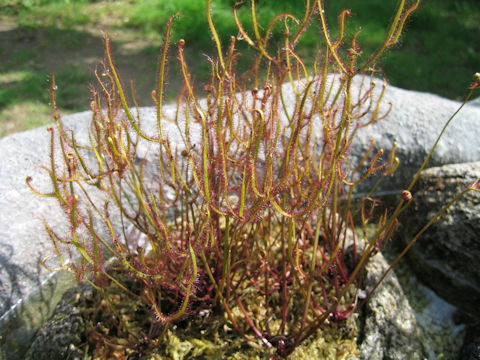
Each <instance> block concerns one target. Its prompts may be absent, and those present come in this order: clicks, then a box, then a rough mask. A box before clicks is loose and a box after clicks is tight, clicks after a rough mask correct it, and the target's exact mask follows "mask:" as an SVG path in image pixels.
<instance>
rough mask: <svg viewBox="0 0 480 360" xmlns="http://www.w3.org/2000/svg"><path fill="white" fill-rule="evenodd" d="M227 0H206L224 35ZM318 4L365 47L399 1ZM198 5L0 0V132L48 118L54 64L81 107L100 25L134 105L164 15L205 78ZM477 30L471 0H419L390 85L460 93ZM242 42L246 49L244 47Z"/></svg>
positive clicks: (144, 87)
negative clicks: (343, 18) (342, 19)
mask: <svg viewBox="0 0 480 360" xmlns="http://www.w3.org/2000/svg"><path fill="white" fill-rule="evenodd" d="M233 2H234V1H233V0H213V4H214V5H213V13H214V17H215V21H216V24H217V27H218V30H219V32H220V33H221V35H222V39H223V40H224V41H227V40H228V38H229V37H230V35H232V34H233V35H236V34H237V32H236V31H235V25H234V21H233V16H232V4H233ZM273 4H274V6H275V7H272V6H273ZM279 4H280V5H279ZM302 4H303V3H302V2H301V1H298V0H283V1H273V0H259V1H258V17H259V19H260V22H261V23H262V24H266V23H267V22H268V21H269V19H271V18H272V17H273V16H274V15H275V14H277V13H279V12H286V11H288V12H291V13H293V14H295V15H297V16H300V15H301V14H302V11H303V5H302ZM325 5H326V8H327V16H328V19H329V27H330V28H331V29H332V30H333V32H335V28H336V23H337V21H336V16H337V14H338V12H339V11H340V10H341V9H342V8H350V9H351V10H352V13H353V16H352V17H351V18H350V19H349V21H348V24H349V26H350V27H349V28H350V32H349V34H350V35H351V34H353V33H355V32H356V31H358V30H359V29H360V28H361V30H362V32H361V35H360V45H361V46H362V48H363V51H364V53H369V52H371V51H373V50H374V49H375V48H376V47H377V46H378V45H379V44H380V43H381V42H382V38H383V36H384V34H385V29H386V27H387V25H388V22H389V20H390V17H391V16H392V14H393V12H394V9H395V6H396V0H368V1H359V0H325ZM203 7H204V1H202V0H144V1H136V0H119V1H106V0H102V1H86V0H84V1H74V0H70V1H68V0H0V136H4V135H6V134H9V133H13V132H18V131H23V130H26V129H30V128H33V127H36V126H40V125H42V124H45V123H48V122H50V121H51V120H50V119H51V117H50V110H49V105H48V103H49V94H48V86H49V76H50V74H51V73H55V74H56V78H57V84H58V88H59V89H58V91H57V94H58V105H59V108H60V110H61V112H62V113H71V112H76V111H82V110H86V109H88V104H89V84H94V83H95V79H94V76H93V70H94V69H95V68H96V67H97V66H98V68H99V70H100V71H101V66H100V65H99V64H100V62H101V61H102V58H103V49H102V31H103V30H106V31H107V32H108V33H109V35H110V37H111V38H112V39H113V48H114V54H115V55H116V60H117V63H118V67H119V68H120V72H121V74H123V76H124V78H126V79H129V78H133V79H135V88H136V91H137V94H138V102H139V104H140V105H150V104H151V101H150V93H151V91H152V90H153V89H154V87H155V83H154V79H155V73H156V61H157V56H158V53H159V48H160V43H161V33H162V29H163V26H164V24H165V22H166V21H167V19H168V18H169V16H170V15H172V14H173V13H175V12H180V13H181V14H182V16H181V17H180V18H179V19H178V21H177V23H176V25H175V38H176V39H179V38H184V39H185V40H186V44H187V45H186V48H187V56H188V58H187V61H188V62H189V63H190V64H191V65H192V72H193V76H194V78H195V81H196V83H197V84H198V83H202V81H204V80H205V79H206V77H207V76H208V64H207V61H206V58H205V57H204V56H203V55H202V54H208V53H211V48H212V47H211V40H210V34H209V32H208V30H207V29H208V28H207V23H206V20H205V16H204V10H203ZM247 8H248V7H247V6H245V7H244V8H243V9H241V10H242V11H241V18H242V21H244V22H245V23H247V24H248V18H249V14H248V11H247V10H248V9H247ZM247 26H248V25H247ZM280 31H281V29H280V28H278V29H277V35H278V34H279V33H280ZM318 31H319V27H318V26H317V24H311V28H310V30H309V31H308V33H307V34H305V36H304V38H303V40H302V42H301V44H300V46H299V48H298V52H299V53H300V54H301V55H302V56H303V57H305V59H306V61H307V62H311V58H312V55H313V53H314V51H313V50H314V49H315V47H316V45H317V43H318V40H317V39H319V37H320V35H319V32H318ZM479 39H480V2H479V1H478V0H435V1H424V4H423V5H422V7H421V8H420V10H419V11H418V12H417V13H416V15H414V17H413V18H412V19H411V21H410V22H409V23H408V26H407V30H406V33H405V36H404V37H403V40H402V42H401V43H400V45H399V46H398V47H397V48H395V49H393V50H392V51H391V52H390V53H389V54H388V55H387V56H385V57H384V58H382V59H381V63H380V64H379V65H380V67H381V68H382V70H383V72H384V74H385V76H386V77H387V78H388V79H389V81H390V82H391V84H393V85H395V86H400V87H403V88H407V89H415V90H420V91H428V92H433V93H437V94H439V95H442V96H445V97H448V98H452V99H460V98H462V97H463V96H464V95H465V93H466V88H467V87H468V85H469V84H470V79H471V76H472V75H473V73H475V72H478V71H480V40H479ZM242 51H243V52H244V53H245V54H247V55H248V49H247V48H243V49H242ZM246 57H248V56H246ZM170 59H171V60H172V61H171V65H170V66H169V69H170V73H169V80H168V94H169V96H170V99H173V98H174V96H175V94H176V92H177V91H178V88H179V86H180V84H181V83H180V79H179V76H178V75H177V76H176V75H175V74H176V71H177V70H178V69H176V62H175V55H174V54H172V55H171V56H170ZM240 65H241V64H240Z"/></svg>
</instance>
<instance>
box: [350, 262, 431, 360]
mask: <svg viewBox="0 0 480 360" xmlns="http://www.w3.org/2000/svg"><path fill="white" fill-rule="evenodd" d="M387 269H388V263H387V262H386V261H385V259H384V258H383V256H382V255H381V254H380V253H378V254H377V255H376V256H375V257H374V258H373V259H372V260H371V261H370V263H369V264H368V265H367V268H366V276H365V286H366V292H368V291H370V290H371V289H372V288H373V286H375V284H376V283H377V281H378V279H379V278H380V277H381V276H382V275H383V273H384V272H385V271H386V270H387ZM361 315H362V316H361V319H362V320H361V321H362V328H361V331H360V344H359V347H360V356H359V359H361V360H370V359H371V360H374V359H392V360H393V359H395V360H421V359H424V358H425V353H424V349H423V344H422V341H421V335H422V334H421V329H420V327H419V326H418V324H417V320H416V318H415V313H414V311H413V309H412V307H411V306H410V304H409V302H408V298H407V297H406V296H405V293H404V290H403V289H402V287H401V286H400V283H399V280H398V278H397V277H396V275H395V272H391V273H390V274H389V275H388V276H387V277H386V278H385V280H384V281H383V282H382V283H381V284H380V286H379V287H378V288H377V290H376V291H375V292H374V293H373V295H372V296H371V298H370V299H369V300H368V302H367V303H366V304H365V308H364V309H363V311H362V312H361Z"/></svg>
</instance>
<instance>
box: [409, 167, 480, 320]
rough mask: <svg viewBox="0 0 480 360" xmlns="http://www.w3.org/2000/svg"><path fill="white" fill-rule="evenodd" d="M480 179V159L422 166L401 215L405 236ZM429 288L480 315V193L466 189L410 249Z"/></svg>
mask: <svg viewBox="0 0 480 360" xmlns="http://www.w3.org/2000/svg"><path fill="white" fill-rule="evenodd" d="M479 178H480V162H475V163H465V164H455V165H445V166H442V167H437V168H431V169H428V170H426V171H425V172H424V173H423V174H422V176H421V178H420V181H419V183H418V185H417V186H416V187H415V188H414V191H413V192H412V193H413V196H414V205H413V207H412V209H410V211H409V213H408V214H407V215H406V217H405V220H404V230H405V231H402V232H401V234H402V236H403V237H404V239H405V241H408V240H409V239H411V238H412V236H413V235H414V234H415V233H416V232H417V231H418V230H419V229H420V228H421V227H422V226H423V225H424V224H426V223H427V222H428V220H430V219H431V218H432V217H433V216H434V215H435V214H436V213H437V211H438V210H440V209H441V207H442V206H443V205H445V204H447V203H448V202H449V201H450V200H451V199H453V198H454V196H455V195H457V194H459V193H460V192H461V191H463V190H464V189H466V188H467V187H469V186H471V185H472V184H473V183H474V182H475V181H476V180H477V179H479ZM409 259H410V260H411V261H410V262H411V266H412V267H413V268H414V269H415V271H416V272H417V275H418V277H419V278H421V279H422V280H423V281H424V282H425V283H426V284H427V285H428V286H429V287H431V288H432V289H433V290H435V292H437V293H438V294H439V295H440V296H441V297H443V298H444V299H446V300H447V301H448V302H450V303H452V304H454V305H455V306H457V307H458V308H459V309H460V310H461V311H463V312H466V313H468V314H469V315H470V316H472V317H474V318H476V319H477V321H478V319H480V310H479V303H480V267H479V266H478V263H479V259H480V193H479V192H474V191H470V192H468V193H467V194H466V195H465V196H463V197H462V198H461V199H460V200H459V201H457V202H456V203H455V204H454V205H453V206H452V207H451V208H450V209H449V210H448V211H447V212H446V213H445V214H444V215H443V216H442V217H441V218H440V219H439V221H437V222H436V223H435V224H433V226H432V227H431V228H430V229H429V230H427V232H425V233H424V234H423V236H422V237H421V238H420V239H419V240H418V242H417V243H416V244H415V245H414V246H413V247H412V249H411V250H410V253H409Z"/></svg>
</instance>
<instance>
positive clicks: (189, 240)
mask: <svg viewBox="0 0 480 360" xmlns="http://www.w3.org/2000/svg"><path fill="white" fill-rule="evenodd" d="M211 2H212V0H207V3H206V17H207V20H208V24H209V30H210V32H211V35H212V39H213V42H212V43H213V46H214V48H215V49H216V56H215V57H205V58H204V61H208V62H209V63H210V66H211V76H210V80H209V82H208V83H207V84H196V83H195V82H194V81H193V80H192V76H191V74H190V73H189V67H188V62H189V59H186V58H185V57H184V49H185V48H186V47H187V46H188V44H187V43H185V41H183V40H180V41H179V42H178V43H177V44H176V46H175V45H173V44H171V43H170V38H171V34H172V27H173V26H174V21H175V17H173V18H172V19H171V20H170V21H169V22H168V23H167V24H165V32H164V40H163V46H162V49H161V54H160V60H159V68H158V73H157V76H158V84H157V89H156V90H155V91H154V92H153V93H152V99H153V103H154V105H155V108H156V129H155V131H150V130H148V129H147V128H146V127H144V126H142V122H141V119H140V116H139V115H138V113H139V112H138V108H137V106H136V99H135V95H134V91H133V90H132V91H129V90H127V86H125V84H124V83H123V82H122V80H121V79H120V75H119V71H118V69H117V68H116V66H115V62H114V59H113V57H112V50H111V44H110V40H109V38H108V37H105V50H106V52H105V53H106V56H105V61H104V64H103V69H102V70H101V71H97V73H96V75H97V79H98V84H99V85H98V86H97V87H92V89H91V93H92V102H91V110H92V120H91V125H90V131H89V135H88V141H87V142H86V143H81V142H80V141H79V140H78V139H77V137H76V135H75V134H73V133H72V132H71V131H70V130H69V129H67V128H66V127H65V126H64V125H63V123H62V121H61V119H60V116H59V114H58V112H57V110H56V106H55V89H56V88H55V85H54V84H53V86H52V90H51V92H52V102H53V105H54V110H55V120H56V129H54V128H53V127H51V128H49V131H50V135H51V162H50V165H49V166H48V167H45V169H46V170H47V172H48V174H49V176H50V178H51V183H52V191H51V192H50V193H47V194H41V195H43V196H48V197H52V198H55V199H56V200H58V203H59V204H60V206H61V208H62V209H63V211H64V214H65V216H66V218H67V219H68V222H69V225H70V226H69V233H61V234H60V233H57V232H56V231H55V229H53V228H51V227H50V226H48V224H47V225H46V228H47V231H48V233H49V235H50V237H51V239H52V242H53V244H54V246H55V249H56V251H57V255H58V259H59V261H60V264H61V266H62V267H63V268H67V269H70V270H72V271H73V272H74V273H75V274H76V275H77V277H78V279H79V280H82V279H86V280H87V281H89V282H91V283H92V285H93V286H94V287H95V288H96V289H97V290H98V291H99V292H100V293H101V294H102V296H104V298H105V302H106V303H107V304H108V305H109V308H110V310H111V312H112V316H113V317H115V318H116V321H117V324H118V333H119V334H124V335H125V337H126V338H127V339H128V344H129V346H131V347H132V348H135V347H138V346H140V345H139V344H142V346H143V347H145V346H146V347H149V346H150V347H155V346H159V345H161V344H162V342H163V341H164V337H165V334H166V333H167V330H168V329H169V328H170V327H171V326H172V324H175V323H178V322H181V321H188V319H190V318H193V317H195V316H198V315H199V314H204V313H205V312H206V311H212V312H217V313H218V312H219V313H222V314H224V318H225V322H226V324H228V326H229V327H231V328H232V329H233V330H234V331H236V332H237V333H238V334H239V336H241V337H243V338H244V339H245V341H246V342H248V343H250V344H255V347H256V348H257V349H258V351H264V352H265V353H268V352H271V351H274V352H276V355H275V356H281V357H285V356H287V355H289V354H290V353H291V352H292V351H293V350H294V349H295V348H296V347H298V346H299V345H300V344H301V343H302V342H303V341H305V340H306V339H307V338H309V337H310V336H312V335H315V334H317V332H318V330H319V329H322V326H324V325H325V324H327V323H335V322H338V323H340V322H343V321H345V320H346V319H347V318H349V317H350V316H351V315H352V314H353V313H354V312H355V311H357V310H358V308H359V306H360V301H359V290H361V289H362V275H363V273H364V270H365V266H366V264H367V263H368V261H369V260H370V259H371V258H372V257H373V256H375V254H376V253H377V252H378V251H379V249H381V247H382V245H383V244H384V243H385V242H386V241H388V240H389V239H390V238H391V237H392V234H393V233H394V231H395V229H396V227H397V223H398V220H397V218H398V216H399V214H400V213H401V212H402V211H403V210H404V209H405V208H406V207H407V206H408V205H409V204H410V203H411V201H412V196H411V194H410V190H411V188H412V187H413V184H414V183H415V181H416V180H417V179H418V176H417V177H415V179H414V180H413V182H412V184H411V186H410V187H409V188H408V189H407V190H405V191H404V192H403V193H402V197H401V200H400V202H399V204H398V206H397V207H396V208H395V209H392V210H391V211H386V210H385V211H378V209H377V208H376V205H377V202H376V201H375V200H374V199H373V198H371V197H365V198H364V199H363V200H362V201H361V202H360V204H361V205H360V206H359V207H356V210H355V211H356V213H355V214H354V213H353V212H354V210H353V205H352V202H353V197H354V194H355V190H356V188H357V187H358V186H359V185H360V184H362V183H363V182H364V181H365V180H366V179H367V178H370V177H371V176H374V175H376V176H378V177H379V178H380V179H382V178H385V179H386V181H388V177H389V176H390V175H391V174H393V172H394V171H395V170H396V168H397V166H398V159H397V158H396V157H395V148H393V149H391V151H390V153H388V154H384V153H383V150H379V151H376V150H374V149H375V147H374V144H373V142H372V144H371V146H370V148H369V150H368V151H367V152H366V153H365V154H362V155H361V156H360V157H356V159H360V160H359V161H356V162H353V160H352V159H353V158H352V157H350V148H351V146H352V144H353V143H354V142H355V133H356V131H357V130H358V129H359V128H361V127H364V126H369V125H370V124H372V123H374V122H376V121H380V120H381V119H382V118H383V117H385V116H386V115H387V114H388V111H389V110H388V106H387V107H386V109H387V110H386V111H383V112H382V111H381V110H380V104H381V102H382V96H383V93H384V90H385V86H386V85H385V84H382V83H381V82H378V80H377V82H375V79H374V77H373V76H374V75H375V74H376V73H377V69H376V67H375V64H376V61H377V60H378V59H379V58H380V57H381V56H382V55H383V54H384V53H385V52H386V51H387V50H388V49H390V48H392V47H393V46H395V45H396V44H397V43H398V41H399V39H400V37H401V35H402V32H403V30H404V27H405V24H406V22H407V20H408V18H409V17H410V15H411V14H412V13H413V12H414V11H415V10H416V9H417V8H418V6H419V2H413V3H410V4H408V2H407V1H405V0H400V1H399V2H398V5H397V8H396V11H395V13H394V14H393V17H392V20H391V24H390V27H389V28H388V29H387V31H386V36H385V39H384V41H383V43H382V44H381V45H380V46H379V48H378V49H377V50H376V51H375V52H374V53H372V54H364V53H362V50H361V47H360V45H359V44H358V42H357V37H358V34H354V35H353V36H347V32H346V23H347V19H348V17H349V16H350V13H349V11H348V10H344V11H342V12H341V13H340V14H339V15H338V19H337V21H338V32H337V33H336V34H332V33H331V32H330V31H329V27H328V22H327V19H326V18H325V12H324V4H323V1H322V0H316V1H313V0H306V2H305V13H304V16H303V18H301V19H298V18H295V17H294V16H293V15H290V14H278V15H277V16H275V17H274V18H272V19H271V21H270V23H268V24H259V23H258V21H257V18H256V3H255V1H254V0H252V1H251V2H250V12H251V15H250V16H251V24H250V25H249V26H247V25H244V24H243V23H242V22H241V21H240V16H239V15H238V12H239V11H240V9H239V8H240V6H241V4H239V3H238V4H235V6H234V8H233V16H234V18H235V20H236V23H237V27H238V34H237V36H232V37H231V39H230V43H229V44H227V45H226V46H225V45H224V44H222V43H221V42H220V40H219V39H220V37H219V34H218V33H217V30H216V26H215V19H214V18H212V12H211V6H212V4H211ZM243 10H244V9H242V11H243ZM329 21H331V20H329ZM310 26H315V27H317V28H318V34H319V35H318V50H317V53H316V54H317V56H316V60H315V63H314V64H313V66H309V67H307V65H306V64H305V63H304V61H303V60H302V59H301V57H300V56H299V55H298V54H297V53H296V51H295V48H296V45H297V44H298V43H299V42H300V41H301V37H302V34H303V33H304V32H305V30H306V29H307V28H308V27H310ZM279 29H280V30H281V31H279ZM274 32H276V33H279V32H280V33H282V34H283V37H282V38H281V39H279V38H278V37H277V36H276V37H272V34H273V33H274ZM238 42H246V43H247V44H248V45H249V46H250V47H251V48H252V49H254V50H255V52H256V55H255V57H253V58H252V64H251V68H250V69H249V71H247V72H246V73H243V74H239V73H237V71H236V63H237V59H238V58H239V57H241V56H242V54H241V53H239V52H238V51H237V50H236V46H237V43H238ZM169 56H176V59H177V60H178V63H179V69H180V74H178V76H181V77H182V78H183V88H182V90H181V91H180V93H179V94H178V97H177V102H176V106H175V107H172V106H171V105H169V106H166V105H164V100H163V98H164V93H165V87H166V86H167V85H166V84H165V81H164V79H165V76H166V75H165V74H166V65H167V63H168V60H167V59H168V58H169ZM192 61H198V60H197V59H192ZM354 79H361V83H362V85H361V86H360V90H358V87H357V88H356V89H357V90H355V89H354V87H353V82H354ZM476 81H477V82H476V83H475V84H477V85H478V79H477V80H476ZM475 84H474V85H475ZM474 87H476V86H472V91H473V88H474ZM378 89H380V90H378ZM374 90H377V91H374ZM129 93H131V95H129ZM198 94H206V95H205V97H204V98H200V95H198ZM375 94H376V95H375ZM167 108H168V109H169V111H167ZM383 108H385V107H383ZM172 109H173V110H174V111H170V110H172ZM141 146H147V147H148V148H149V151H150V152H151V153H154V155H155V156H154V157H153V160H152V158H150V159H149V160H148V161H147V160H145V159H144V160H141V159H142V157H141V156H139V155H138V153H137V151H138V149H139V148H140V147H141ZM426 161H428V159H427V160H426ZM425 164H426V163H425ZM425 164H424V165H423V166H422V169H423V167H424V166H425ZM422 169H420V171H421V170H422ZM420 171H419V173H420ZM31 180H32V179H30V178H29V179H27V183H28V184H29V186H30V187H31V188H32V190H33V191H35V192H37V193H39V192H38V191H37V190H35V189H34V188H33V185H31ZM477 185H478V184H477ZM477 185H472V187H471V188H469V189H467V190H466V191H469V190H477V187H478V186H477ZM98 193H101V194H103V199H104V200H103V201H102V202H99V201H94V200H93V197H92V194H98ZM39 194H40V193H39ZM354 215H355V217H356V218H357V219H359V221H356V222H354ZM367 226H373V228H374V229H375V231H374V232H373V234H372V232H371V231H366V228H367ZM132 227H133V228H134V233H135V234H136V235H132V232H131V231H130V230H129V231H127V229H131V228H132ZM362 229H363V230H364V231H359V230H362ZM367 233H368V234H372V235H371V236H367V235H366V234H367ZM359 234H363V235H359ZM139 238H141V239H142V241H139ZM415 241H416V238H415V239H414V240H413V241H412V243H411V244H410V245H409V246H411V245H413V243H414V242H415ZM65 254H67V255H65ZM403 255H404V253H402V255H401V256H400V257H402V256H403ZM347 257H348V259H349V260H348V261H347ZM109 259H110V260H109ZM111 259H113V261H112V260H111ZM107 260H109V264H110V265H108V266H107V265H106V262H107ZM397 261H398V259H397ZM120 275H121V276H120ZM132 280H133V281H134V282H135V284H136V285H135V286H134V287H132V286H131V281H132ZM112 282H113V283H115V284H116V286H118V287H119V288H120V289H122V291H124V292H125V293H129V294H130V295H131V296H133V297H134V298H135V299H136V302H137V303H138V304H141V305H139V306H143V307H144V308H146V309H148V312H149V315H148V316H150V317H151V318H152V319H153V320H154V321H153V322H152V323H153V325H151V327H150V329H143V330H142V331H141V332H140V333H138V334H129V333H128V332H129V331H128V329H127V328H126V327H125V326H124V319H123V320H122V315H121V314H120V312H119V311H118V309H117V306H116V305H115V301H114V300H113V299H112V297H111V296H110V295H109V291H108V288H107V284H109V283H112Z"/></svg>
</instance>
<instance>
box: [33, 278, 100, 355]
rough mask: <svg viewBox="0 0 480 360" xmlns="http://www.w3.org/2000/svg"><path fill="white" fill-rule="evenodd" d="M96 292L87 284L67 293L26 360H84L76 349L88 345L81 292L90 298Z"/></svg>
mask: <svg viewBox="0 0 480 360" xmlns="http://www.w3.org/2000/svg"><path fill="white" fill-rule="evenodd" d="M92 291H93V289H92V287H91V286H90V285H89V284H88V283H84V284H82V285H80V286H79V287H77V288H73V289H70V290H68V291H67V292H66V293H65V294H64V296H63V298H62V300H61V301H60V303H59V304H58V305H57V307H56V309H55V313H54V315H53V316H52V318H51V319H50V320H49V321H47V322H46V323H45V324H44V325H43V326H42V327H41V328H40V329H39V330H38V332H37V334H36V335H35V340H34V341H33V343H32V346H31V347H30V349H29V351H28V352H27V354H26V356H25V358H26V359H27V360H29V359H31V360H64V359H71V360H81V359H83V356H82V353H81V351H79V350H78V349H77V348H78V346H79V345H82V343H84V342H85V321H84V320H83V317H82V309H81V308H80V307H79V306H78V305H79V304H80V302H79V296H78V294H79V293H82V294H83V296H88V293H91V292H92Z"/></svg>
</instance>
